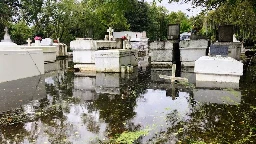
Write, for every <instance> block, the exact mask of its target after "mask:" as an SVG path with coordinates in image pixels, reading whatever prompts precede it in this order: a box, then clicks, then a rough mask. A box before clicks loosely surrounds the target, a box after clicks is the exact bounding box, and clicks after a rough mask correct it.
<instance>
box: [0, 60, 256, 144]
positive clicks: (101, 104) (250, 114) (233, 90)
mask: <svg viewBox="0 0 256 144" xmlns="http://www.w3.org/2000/svg"><path fill="white" fill-rule="evenodd" d="M70 65H72V64H71V63H68V62H67V61H59V62H56V63H52V64H47V65H46V69H47V70H46V71H47V73H46V74H45V75H42V76H38V77H33V78H27V79H23V80H18V81H13V82H8V83H2V84H0V98H1V101H0V141H1V143H11V144H12V143H17V144H19V143H25V144H26V143H36V144H48V143H53V144H55V143H74V144H94V143H95V144H98V143H168V144H170V143H256V137H255V134H256V121H255V118H256V85H255V84H254V83H255V81H256V67H253V66H252V67H249V68H248V69H247V70H246V74H245V75H244V76H243V77H241V82H240V86H239V85H233V84H217V83H214V84H212V83H197V82H196V80H195V75H194V74H193V73H191V72H182V73H181V76H182V77H186V78H188V79H189V82H190V83H189V84H188V83H179V84H178V83H177V84H171V82H170V81H169V80H165V79H160V78H159V75H160V74H161V75H170V74H171V71H170V70H161V69H152V70H151V71H149V72H147V73H139V72H135V73H133V74H129V75H128V74H117V73H116V74H111V73H105V74H104V73H97V74H79V75H75V74H74V72H73V71H72V69H68V66H70Z"/></svg>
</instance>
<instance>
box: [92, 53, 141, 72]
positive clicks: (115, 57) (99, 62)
mask: <svg viewBox="0 0 256 144" xmlns="http://www.w3.org/2000/svg"><path fill="white" fill-rule="evenodd" d="M137 57H138V53H137V51H136V50H127V49H117V50H98V51H96V52H95V66H96V71H97V72H121V66H128V65H131V66H133V67H136V66H138V61H137Z"/></svg>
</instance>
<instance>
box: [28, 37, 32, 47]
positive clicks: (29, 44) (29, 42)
mask: <svg viewBox="0 0 256 144" xmlns="http://www.w3.org/2000/svg"><path fill="white" fill-rule="evenodd" d="M31 42H32V40H30V38H28V40H27V43H28V46H31Z"/></svg>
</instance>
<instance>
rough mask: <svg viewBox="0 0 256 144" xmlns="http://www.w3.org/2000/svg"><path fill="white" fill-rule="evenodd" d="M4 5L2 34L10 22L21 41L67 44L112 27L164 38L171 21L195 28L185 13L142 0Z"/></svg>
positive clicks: (14, 0)
mask: <svg viewBox="0 0 256 144" xmlns="http://www.w3.org/2000/svg"><path fill="white" fill-rule="evenodd" d="M0 5H1V7H0V12H1V19H0V30H1V35H0V36H1V37H2V36H3V29H4V27H5V26H8V28H9V29H10V34H11V37H12V39H13V40H14V41H15V42H16V43H18V44H23V43H25V42H26V39H27V38H33V37H34V36H35V35H40V36H42V37H51V38H53V39H57V38H59V39H60V41H61V42H64V43H66V44H69V42H70V41H71V40H73V39H75V38H76V37H91V38H94V39H103V38H104V35H105V33H106V29H107V28H108V27H113V28H114V29H115V31H126V30H130V31H136V32H142V31H147V35H148V37H149V38H150V40H158V39H161V40H164V39H166V35H167V25H168V24H171V23H181V32H184V31H189V30H190V28H191V23H190V19H189V18H188V16H186V14H185V13H182V12H177V13H176V12H172V13H169V11H168V10H167V9H166V8H164V7H160V6H157V5H156V4H155V3H147V2H141V1H138V0H116V1H110V0H62V1H59V0H11V1H9V0H5V1H1V2H0Z"/></svg>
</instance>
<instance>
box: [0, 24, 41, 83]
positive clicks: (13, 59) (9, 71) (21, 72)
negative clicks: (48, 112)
mask: <svg viewBox="0 0 256 144" xmlns="http://www.w3.org/2000/svg"><path fill="white" fill-rule="evenodd" d="M41 74H44V61H43V52H42V50H38V49H21V48H20V47H19V46H18V45H17V44H15V43H13V42H12V41H11V39H10V35H9V34H8V29H7V28H6V29H5V36H4V40H2V41H1V42H0V83H2V82H7V81H12V80H17V79H22V78H27V77H33V76H37V75H41Z"/></svg>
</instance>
